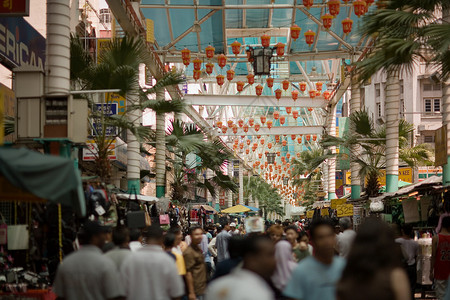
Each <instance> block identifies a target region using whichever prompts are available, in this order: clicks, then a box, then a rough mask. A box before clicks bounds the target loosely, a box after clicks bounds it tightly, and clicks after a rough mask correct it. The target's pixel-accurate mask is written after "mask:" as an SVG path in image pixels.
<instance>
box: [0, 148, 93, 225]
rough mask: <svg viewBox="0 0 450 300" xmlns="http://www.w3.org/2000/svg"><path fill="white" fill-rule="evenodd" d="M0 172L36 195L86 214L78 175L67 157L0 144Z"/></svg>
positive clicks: (10, 180)
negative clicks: (0, 145)
mask: <svg viewBox="0 0 450 300" xmlns="http://www.w3.org/2000/svg"><path fill="white" fill-rule="evenodd" d="M0 175H3V176H4V177H5V178H6V180H8V181H9V182H10V183H11V184H12V185H14V186H16V187H18V188H21V189H23V190H25V191H28V192H30V193H31V194H33V195H35V196H37V197H39V198H42V199H46V200H48V201H50V202H54V203H60V204H62V205H66V206H70V207H72V208H73V209H74V210H75V211H76V212H77V213H78V214H79V215H81V216H84V215H85V214H86V203H85V200H84V193H83V187H82V184H81V176H80V174H79V171H78V170H77V169H76V168H75V166H74V163H73V161H72V160H71V159H67V158H62V157H57V156H52V155H44V154H41V153H39V152H36V151H31V150H29V149H25V148H20V149H14V148H2V147H0ZM0 200H1V196H0ZM17 200H20V199H17Z"/></svg>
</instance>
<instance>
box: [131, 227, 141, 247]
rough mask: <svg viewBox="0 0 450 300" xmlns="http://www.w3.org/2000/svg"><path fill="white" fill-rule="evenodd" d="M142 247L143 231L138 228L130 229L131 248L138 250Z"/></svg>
mask: <svg viewBox="0 0 450 300" xmlns="http://www.w3.org/2000/svg"><path fill="white" fill-rule="evenodd" d="M141 248H142V232H141V230H140V229H138V228H131V229H130V250H131V251H136V250H138V249H141Z"/></svg>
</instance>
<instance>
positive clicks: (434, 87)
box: [423, 83, 441, 92]
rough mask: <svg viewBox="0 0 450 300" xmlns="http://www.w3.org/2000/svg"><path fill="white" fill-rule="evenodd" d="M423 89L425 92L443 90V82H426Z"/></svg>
mask: <svg viewBox="0 0 450 300" xmlns="http://www.w3.org/2000/svg"><path fill="white" fill-rule="evenodd" d="M423 90H424V91H425V92H431V91H440V90H441V84H440V83H434V84H433V83H424V84H423Z"/></svg>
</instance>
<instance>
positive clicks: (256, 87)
mask: <svg viewBox="0 0 450 300" xmlns="http://www.w3.org/2000/svg"><path fill="white" fill-rule="evenodd" d="M255 90H256V95H258V96H261V94H262V91H263V86H262V85H260V84H258V85H257V86H255Z"/></svg>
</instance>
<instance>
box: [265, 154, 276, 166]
mask: <svg viewBox="0 0 450 300" xmlns="http://www.w3.org/2000/svg"><path fill="white" fill-rule="evenodd" d="M266 157H267V162H268V163H269V164H271V165H272V164H273V163H274V162H275V157H276V154H275V153H274V152H268V153H266Z"/></svg>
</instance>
